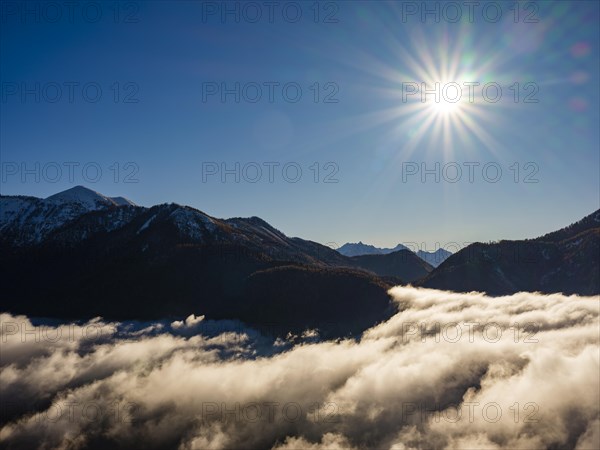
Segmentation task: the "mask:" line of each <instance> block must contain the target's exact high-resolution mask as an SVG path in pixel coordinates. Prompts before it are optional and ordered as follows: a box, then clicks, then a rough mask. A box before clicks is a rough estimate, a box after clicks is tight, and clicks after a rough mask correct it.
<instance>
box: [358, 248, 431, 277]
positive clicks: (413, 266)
mask: <svg viewBox="0 0 600 450" xmlns="http://www.w3.org/2000/svg"><path fill="white" fill-rule="evenodd" d="M352 260H353V261H354V262H355V263H356V265H358V266H359V267H362V268H363V269H367V270H369V271H371V272H373V273H375V274H377V275H380V276H382V277H398V278H399V279H401V280H403V281H404V282H413V281H415V280H419V279H421V278H423V277H425V276H426V275H428V274H429V272H431V271H432V270H433V267H432V266H431V265H430V264H428V263H427V262H425V261H423V260H422V259H421V258H419V257H418V256H417V255H416V254H414V253H413V252H411V251H410V250H399V251H397V252H393V253H388V254H384V255H361V256H354V257H353V258H352Z"/></svg>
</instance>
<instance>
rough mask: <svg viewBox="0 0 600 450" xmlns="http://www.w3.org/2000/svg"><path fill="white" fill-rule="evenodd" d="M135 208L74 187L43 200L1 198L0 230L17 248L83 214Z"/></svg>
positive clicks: (123, 202) (116, 198)
mask: <svg viewBox="0 0 600 450" xmlns="http://www.w3.org/2000/svg"><path fill="white" fill-rule="evenodd" d="M119 206H136V205H135V204H134V203H133V202H131V201H129V200H127V199H126V198H124V197H115V198H111V197H107V196H106V195H103V194H100V193H99V192H96V191H94V190H92V189H88V188H86V187H84V186H75V187H73V188H70V189H67V190H66V191H62V192H59V193H57V194H54V195H51V196H50V197H47V198H45V199H41V198H36V197H19V196H1V197H0V230H2V232H3V234H4V235H5V236H10V239H11V240H12V241H13V242H14V243H16V244H17V245H23V244H30V243H36V242H41V241H42V240H43V239H44V238H45V236H47V235H48V234H49V233H51V232H53V231H54V230H56V229H58V228H59V227H61V226H63V225H65V224H66V223H67V222H70V221H72V220H74V219H76V218H78V217H80V216H82V215H84V214H86V213H89V212H92V211H98V210H103V209H107V208H116V207H119Z"/></svg>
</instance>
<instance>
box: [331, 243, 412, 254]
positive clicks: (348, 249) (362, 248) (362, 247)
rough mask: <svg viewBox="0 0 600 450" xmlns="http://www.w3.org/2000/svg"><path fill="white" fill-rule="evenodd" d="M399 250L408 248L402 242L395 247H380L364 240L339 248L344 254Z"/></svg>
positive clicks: (382, 252) (381, 252)
mask: <svg viewBox="0 0 600 450" xmlns="http://www.w3.org/2000/svg"><path fill="white" fill-rule="evenodd" d="M398 250H407V248H406V247H405V246H404V245H402V244H398V245H396V246H395V247H394V248H378V247H375V246H374V245H369V244H363V243H362V242H358V243H356V244H353V243H350V242H348V243H347V244H344V245H342V246H341V247H340V248H338V249H337V251H338V252H339V253H341V254H342V255H344V256H362V255H387V254H388V253H392V252H397V251H398Z"/></svg>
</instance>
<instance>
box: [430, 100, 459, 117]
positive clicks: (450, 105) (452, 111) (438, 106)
mask: <svg viewBox="0 0 600 450" xmlns="http://www.w3.org/2000/svg"><path fill="white" fill-rule="evenodd" d="M431 110H432V112H433V113H435V114H439V115H444V116H453V115H456V114H459V113H460V102H449V101H446V100H443V99H441V100H440V101H439V102H432V103H431Z"/></svg>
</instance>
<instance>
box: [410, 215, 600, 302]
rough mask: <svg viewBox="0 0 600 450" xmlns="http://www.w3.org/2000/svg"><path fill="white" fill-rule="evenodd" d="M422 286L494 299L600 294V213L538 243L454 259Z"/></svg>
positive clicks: (484, 247)
mask: <svg viewBox="0 0 600 450" xmlns="http://www.w3.org/2000/svg"><path fill="white" fill-rule="evenodd" d="M419 284H420V285H422V286H425V287H429V288H435V289H448V290H453V291H460V292H467V291H485V292H487V293H489V294H491V295H504V294H511V293H514V292H519V291H539V292H544V293H550V292H563V293H565V294H581V295H597V294H599V293H600V210H598V211H596V212H594V213H593V214H590V215H589V216H587V217H585V218H584V219H582V220H580V221H579V222H576V223H574V224H572V225H569V226H568V227H565V228H563V229H561V230H558V231H555V232H552V233H548V234H546V235H544V236H541V237H539V238H536V239H528V240H522V241H500V242H498V243H493V244H482V243H475V244H471V245H469V246H468V247H466V248H464V249H462V250H461V251H459V252H457V253H455V254H454V255H452V256H450V257H449V258H448V259H447V260H446V261H445V262H444V263H443V264H441V265H440V266H439V267H438V268H437V269H435V270H434V271H433V272H431V273H430V274H429V275H428V276H427V277H426V278H425V279H424V280H422V281H421V282H420V283H419Z"/></svg>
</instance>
